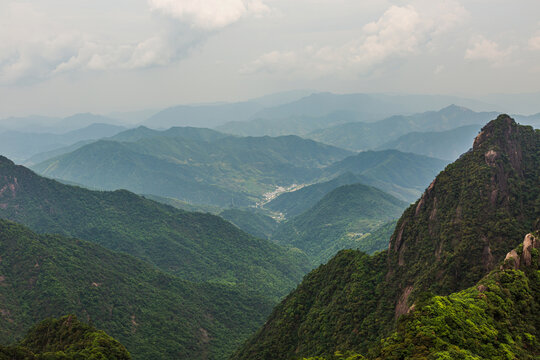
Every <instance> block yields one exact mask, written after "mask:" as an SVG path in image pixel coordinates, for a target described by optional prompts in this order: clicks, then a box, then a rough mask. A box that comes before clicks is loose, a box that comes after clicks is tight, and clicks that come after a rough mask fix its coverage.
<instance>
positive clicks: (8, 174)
mask: <svg viewBox="0 0 540 360" xmlns="http://www.w3.org/2000/svg"><path fill="white" fill-rule="evenodd" d="M0 217H2V218H6V219H10V220H13V221H17V222H19V223H22V224H25V225H27V226H29V227H30V228H32V229H33V230H35V231H38V232H46V233H58V234H64V235H67V236H74V237H78V238H82V239H85V240H89V241H92V242H95V243H98V244H100V245H102V246H104V247H107V248H109V249H112V250H117V251H122V252H125V253H128V254H131V255H133V256H135V257H138V258H140V259H143V260H146V261H148V262H150V263H152V264H154V265H156V266H157V267H159V268H160V269H162V270H164V271H166V272H169V273H172V274H175V275H178V276H181V277H182V278H185V279H188V280H192V281H213V282H221V283H228V284H236V285H239V286H244V287H248V288H250V289H253V290H259V291H261V292H263V293H265V294H268V295H270V296H278V295H281V294H284V293H285V292H286V291H288V289H289V288H290V287H292V286H293V285H294V284H295V283H296V282H297V281H298V280H299V279H300V278H301V277H302V275H303V274H304V273H305V271H306V270H307V266H308V265H307V259H305V257H304V256H303V255H302V254H299V253H294V252H290V251H288V250H285V249H283V248H281V247H279V246H277V245H274V244H271V243H270V242H268V241H266V240H261V239H256V238H254V237H252V236H249V235H248V234H246V233H244V232H242V231H240V230H239V229H238V228H237V227H235V226H233V225H232V224H230V223H228V222H226V221H225V220H223V219H221V218H220V217H217V216H214V215H210V214H201V213H190V212H186V211H182V210H178V209H174V208H172V207H170V206H167V205H163V204H159V203H156V202H154V201H151V200H147V199H144V198H142V197H140V196H137V195H135V194H132V193H130V192H127V191H125V190H123V191H115V192H99V191H90V190H86V189H83V188H79V187H74V186H68V185H64V184H60V183H58V182H56V181H53V180H49V179H46V178H43V177H40V176H38V175H36V174H35V173H33V172H32V171H30V170H28V169H26V168H24V167H22V166H15V165H14V164H13V163H12V162H10V161H9V160H7V159H6V158H0Z"/></svg>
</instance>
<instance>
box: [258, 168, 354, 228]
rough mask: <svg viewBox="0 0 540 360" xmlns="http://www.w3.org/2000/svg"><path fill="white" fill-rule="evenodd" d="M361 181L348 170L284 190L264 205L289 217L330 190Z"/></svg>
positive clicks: (301, 210) (303, 209)
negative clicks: (293, 188)
mask: <svg viewBox="0 0 540 360" xmlns="http://www.w3.org/2000/svg"><path fill="white" fill-rule="evenodd" d="M359 182H361V177H360V176H357V175H353V174H352V173H350V172H346V173H344V174H342V175H339V176H338V177H336V178H334V179H332V180H330V181H326V182H321V183H316V184H313V185H309V186H305V187H303V188H301V189H298V190H296V191H292V192H286V193H283V194H281V195H279V196H278V197H276V198H275V199H273V200H272V201H270V202H268V203H266V204H264V207H265V208H267V209H270V210H272V211H278V212H281V213H283V214H284V215H285V216H286V217H288V218H291V217H294V216H296V215H300V214H301V213H303V212H304V211H306V210H308V209H309V208H311V207H312V206H314V205H315V204H317V202H319V200H321V199H322V198H323V197H324V195H326V194H328V193H329V192H330V191H332V190H334V189H336V188H338V187H340V186H342V185H349V184H354V183H359Z"/></svg>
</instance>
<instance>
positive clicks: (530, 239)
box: [501, 234, 540, 270]
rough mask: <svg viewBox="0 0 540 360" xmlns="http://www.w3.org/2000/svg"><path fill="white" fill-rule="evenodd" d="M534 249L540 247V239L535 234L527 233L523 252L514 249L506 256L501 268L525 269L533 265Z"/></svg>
mask: <svg viewBox="0 0 540 360" xmlns="http://www.w3.org/2000/svg"><path fill="white" fill-rule="evenodd" d="M533 249H540V239H538V237H537V236H534V235H533V234H527V235H526V236H525V239H524V240H523V250H521V251H520V252H521V254H519V252H518V251H517V250H515V249H514V250H512V251H510V252H509V253H508V254H506V257H505V258H504V264H503V265H502V266H501V269H515V270H518V269H524V268H525V267H528V266H531V264H532V261H533Z"/></svg>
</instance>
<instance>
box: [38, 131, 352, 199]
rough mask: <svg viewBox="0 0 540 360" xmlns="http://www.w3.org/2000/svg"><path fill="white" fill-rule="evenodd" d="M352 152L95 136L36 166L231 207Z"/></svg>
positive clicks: (281, 142)
mask: <svg viewBox="0 0 540 360" xmlns="http://www.w3.org/2000/svg"><path fill="white" fill-rule="evenodd" d="M350 154H351V153H350V152H348V151H346V150H342V149H339V148H336V147H332V146H328V145H324V144H320V143H317V142H314V141H312V140H305V139H302V138H299V137H296V136H283V137H277V138H272V137H245V138H237V137H225V138H221V139H217V140H214V141H211V142H206V141H195V140H191V139H185V138H180V137H174V138H171V137H163V136H161V137H151V138H145V139H141V140H138V141H136V142H116V141H98V142H95V143H92V144H90V145H87V146H84V147H82V148H80V149H78V150H76V151H74V152H72V153H69V154H65V155H62V156H60V157H58V158H55V159H51V160H48V161H46V162H44V163H41V164H38V165H36V166H34V167H33V169H35V170H37V171H38V172H40V173H42V174H44V175H46V176H49V177H54V178H59V179H62V180H68V181H73V182H76V183H80V184H84V185H86V186H91V187H94V188H101V189H108V190H113V189H119V188H123V189H128V190H131V191H134V192H136V193H140V194H153V195H158V196H162V197H173V198H177V199H179V200H184V201H189V202H193V203H199V204H212V205H218V206H222V207H228V206H230V205H235V206H246V205H251V204H254V203H255V202H256V201H258V200H260V199H261V197H262V194H263V193H265V192H268V191H273V190H274V189H275V187H276V186H277V185H287V186H288V185H290V184H293V183H304V182H309V181H312V180H313V179H314V178H316V177H318V176H319V175H320V172H321V168H322V167H323V166H326V165H329V164H331V163H333V162H334V161H337V160H341V159H343V158H345V157H346V156H348V155H350Z"/></svg>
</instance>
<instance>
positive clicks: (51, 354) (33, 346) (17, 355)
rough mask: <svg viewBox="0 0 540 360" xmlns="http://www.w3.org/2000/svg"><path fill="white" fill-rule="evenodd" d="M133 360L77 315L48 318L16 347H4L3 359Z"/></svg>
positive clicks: (107, 337) (107, 336)
mask: <svg viewBox="0 0 540 360" xmlns="http://www.w3.org/2000/svg"><path fill="white" fill-rule="evenodd" d="M4 356H5V357H6V359H13V360H19V359H20V360H23V359H36V360H38V359H51V360H53V359H58V360H62V359H65V360H70V359H72V360H75V359H92V360H98V359H100V360H108V359H110V360H130V359H131V355H130V354H129V353H128V351H127V350H126V348H125V347H124V346H122V345H121V344H120V343H119V342H118V341H116V340H115V339H113V338H112V337H110V336H109V335H107V334H106V333H105V332H104V331H101V330H97V329H96V328H94V327H93V326H90V325H87V324H84V323H82V322H80V321H79V320H78V319H77V317H76V316H75V315H66V316H63V317H62V318H60V319H46V320H43V321H42V322H40V323H39V324H37V325H35V326H34V327H32V328H31V329H30V330H29V331H28V333H27V334H26V337H25V338H24V339H23V340H22V341H20V342H19V343H18V344H16V345H14V346H9V347H7V348H2V347H1V346H0V359H2V358H3V357H4Z"/></svg>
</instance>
